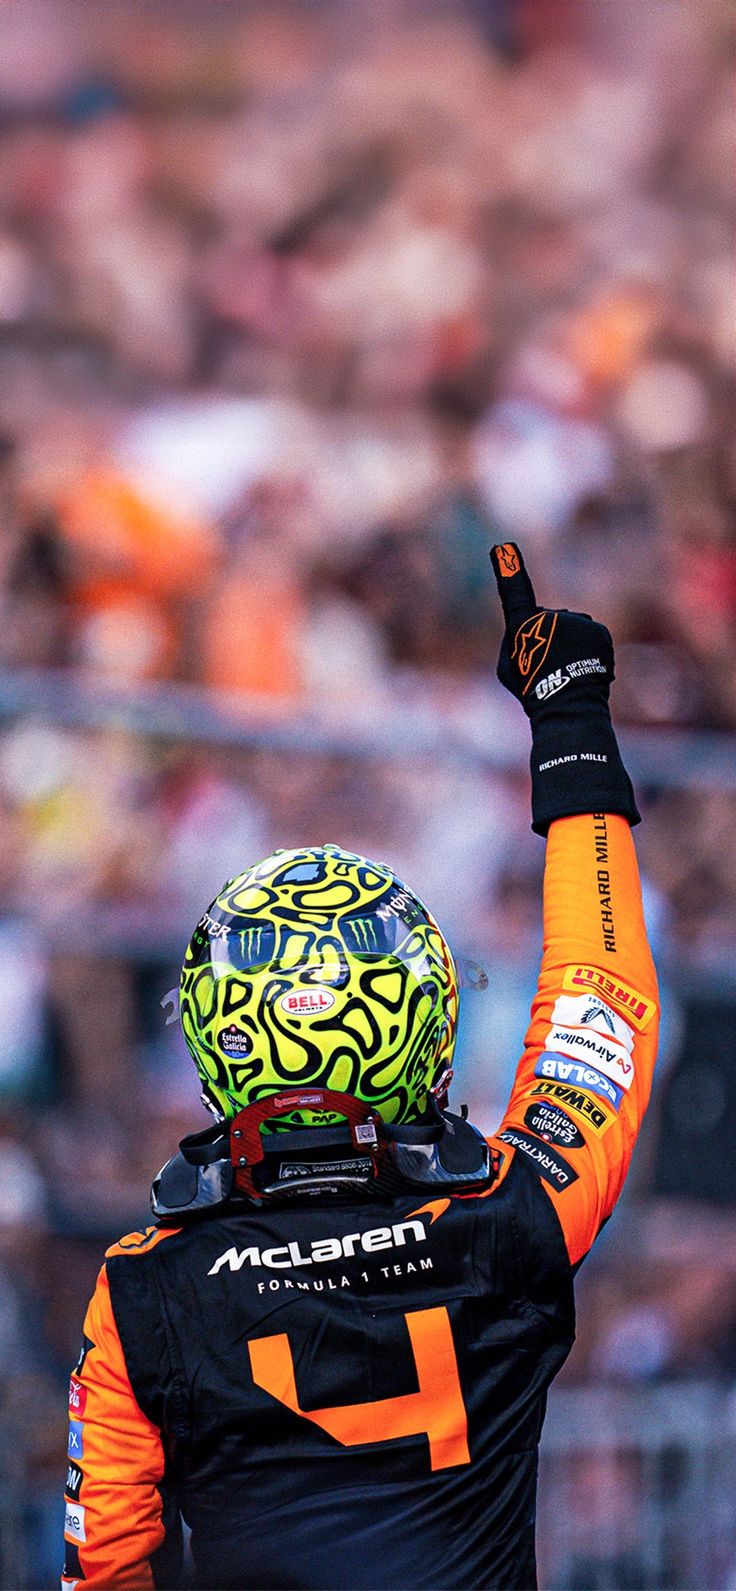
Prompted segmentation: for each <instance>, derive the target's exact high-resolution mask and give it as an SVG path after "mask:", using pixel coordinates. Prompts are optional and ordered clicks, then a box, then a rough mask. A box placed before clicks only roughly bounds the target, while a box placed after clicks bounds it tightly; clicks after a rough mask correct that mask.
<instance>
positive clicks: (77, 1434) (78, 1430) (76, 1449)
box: [66, 1420, 84, 1459]
mask: <svg viewBox="0 0 736 1591" xmlns="http://www.w3.org/2000/svg"><path fill="white" fill-rule="evenodd" d="M66 1455H67V1458H76V1459H80V1458H83V1457H84V1425H83V1424H82V1421H81V1420H70V1421H69V1441H68V1443H67V1449H66Z"/></svg>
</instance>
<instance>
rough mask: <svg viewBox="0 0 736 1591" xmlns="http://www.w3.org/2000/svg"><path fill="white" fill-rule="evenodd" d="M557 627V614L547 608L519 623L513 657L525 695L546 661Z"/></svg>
mask: <svg viewBox="0 0 736 1591" xmlns="http://www.w3.org/2000/svg"><path fill="white" fill-rule="evenodd" d="M556 627H557V614H556V613H554V612H551V611H550V610H549V609H547V608H543V609H542V611H541V612H540V613H533V614H532V616H531V618H530V619H525V620H524V623H523V624H520V625H519V628H518V630H517V632H516V635H515V636H514V645H513V650H512V653H511V657H512V661H513V662H514V663H515V664H516V667H517V668H518V670H519V673H520V675H521V677H522V680H523V681H524V689H523V692H522V695H524V696H525V695H526V693H527V691H528V689H529V686H530V685H531V683H532V680H533V679H535V678H536V676H537V674H538V673H539V670H540V668H541V667H542V664H543V663H544V660H545V658H546V656H547V653H548V652H549V649H550V646H551V645H552V637H553V635H554V633H555V629H556Z"/></svg>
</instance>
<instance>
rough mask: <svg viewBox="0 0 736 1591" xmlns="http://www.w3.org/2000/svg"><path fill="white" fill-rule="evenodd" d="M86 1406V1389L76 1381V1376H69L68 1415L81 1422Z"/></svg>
mask: <svg viewBox="0 0 736 1591" xmlns="http://www.w3.org/2000/svg"><path fill="white" fill-rule="evenodd" d="M86 1406H87V1388H86V1387H85V1386H83V1384H82V1382H81V1381H78V1380H77V1378H76V1376H71V1378H70V1381H69V1413H70V1414H71V1416H72V1418H76V1419H78V1420H81V1419H82V1418H83V1417H84V1411H85V1408H86Z"/></svg>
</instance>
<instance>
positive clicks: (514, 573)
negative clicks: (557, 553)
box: [491, 541, 539, 630]
mask: <svg viewBox="0 0 736 1591" xmlns="http://www.w3.org/2000/svg"><path fill="white" fill-rule="evenodd" d="M491 563H492V564H493V572H494V574H495V576H496V584H497V586H498V594H499V596H500V598H501V607H502V608H503V615H504V618H505V620H506V628H507V629H508V630H513V629H515V628H516V626H517V625H519V624H521V623H522V621H523V620H524V619H528V618H529V616H530V614H532V613H537V612H538V611H539V604H538V602H537V599H536V597H535V595H534V587H533V585H532V583H531V580H530V579H529V576H528V574H527V572H526V569H525V567H524V559H523V558H522V556H521V553H520V552H519V549H518V547H517V545H516V542H515V541H505V542H502V543H500V544H499V545H498V546H496V547H492V548H491Z"/></svg>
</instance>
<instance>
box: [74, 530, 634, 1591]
mask: <svg viewBox="0 0 736 1591" xmlns="http://www.w3.org/2000/svg"><path fill="white" fill-rule="evenodd" d="M491 557H492V560H493V564H494V569H495V574H496V578H497V582H498V588H499V592H500V597H501V602H502V605H503V611H504V616H505V621H506V629H505V636H504V640H503V644H502V648H501V656H500V662H499V678H500V679H501V681H502V683H503V685H505V686H506V687H507V689H508V690H510V691H511V692H512V693H513V694H514V696H516V697H517V698H518V700H519V701H520V703H521V705H522V706H523V708H524V710H525V712H526V713H527V716H528V718H529V720H530V723H531V731H532V756H531V772H532V818H533V824H532V826H533V828H534V829H535V830H536V832H537V833H539V834H541V835H544V836H546V842H547V853H546V870H545V883H544V953H543V959H542V967H541V972H540V977H539V984H538V988H537V993H536V996H535V999H534V1002H533V1005H532V1012H531V1021H530V1025H529V1030H528V1032H527V1035H526V1042H525V1046H524V1051H523V1055H522V1057H521V1060H520V1062H519V1065H518V1069H517V1072H516V1078H515V1082H514V1085H513V1089H512V1093H511V1098H510V1100H509V1104H508V1108H507V1110H506V1114H505V1116H504V1118H503V1121H502V1122H501V1124H500V1126H499V1128H498V1131H497V1132H496V1133H495V1134H494V1136H493V1137H492V1138H491V1139H490V1140H486V1139H484V1138H483V1136H482V1135H481V1134H480V1132H478V1131H477V1130H476V1128H474V1127H473V1125H472V1124H471V1122H469V1121H468V1120H467V1116H466V1113H465V1112H464V1111H462V1110H461V1111H460V1112H459V1113H456V1112H453V1110H452V1109H451V1108H450V1106H449V1104H448V1089H449V1084H450V1079H451V1076H452V1051H453V1044H454V1040H455V1030H456V1023H457V1009H458V974H457V970H456V965H455V962H454V959H453V956H452V954H451V951H450V949H449V947H448V945H447V943H446V941H445V939H444V937H443V934H442V932H441V930H440V928H439V927H438V925H437V923H436V922H435V919H434V917H433V916H432V914H431V913H430V912H429V911H428V910H427V908H426V907H425V906H424V904H423V903H422V901H421V900H419V899H418V897H417V896H416V895H415V894H414V892H413V891H412V890H411V889H410V888H409V887H408V886H407V885H405V884H403V883H402V882H401V881H400V880H399V879H397V878H396V877H395V876H394V875H393V873H392V871H391V869H390V868H389V867H386V866H384V865H381V864H377V863H373V862H370V861H368V860H366V859H365V858H364V857H361V856H357V855H354V854H352V853H350V852H346V851H342V850H340V849H339V848H338V847H337V846H334V845H324V846H319V847H315V848H314V849H304V850H292V851H280V852H276V854H275V855H273V856H270V857H268V858H267V859H266V860H265V861H263V862H260V863H258V864H257V865H255V866H252V867H249V868H248V869H247V871H245V872H243V873H241V874H240V875H239V876H238V877H237V878H233V879H231V880H229V882H228V883H227V884H226V885H225V887H224V888H223V890H222V893H221V894H220V895H218V896H217V898H216V900H215V901H214V902H213V903H212V905H211V906H210V907H209V909H208V910H207V911H205V912H203V914H202V916H201V918H200V920H199V922H198V924H197V926H196V928H195V931H194V934H193V936H192V939H191V942H190V944H189V948H188V950H187V954H186V958H185V961H184V967H183V971H182V978H181V988H180V1000H179V1011H180V1018H181V1023H182V1028H183V1032H184V1036H185V1039H186V1042H187V1045H188V1046H189V1049H190V1051H191V1053H192V1056H193V1058H194V1061H195V1064H196V1067H197V1070H198V1072H199V1075H200V1078H201V1082H202V1088H203V1098H204V1101H205V1103H206V1104H207V1105H208V1106H209V1107H210V1109H211V1111H212V1113H213V1114H214V1116H215V1121H214V1124H213V1125H211V1126H210V1127H209V1128H207V1129H206V1130H205V1131H203V1132H198V1133H194V1134H192V1135H191V1136H190V1137H188V1138H185V1139H184V1140H183V1142H182V1144H181V1146H180V1149H179V1152H178V1153H177V1154H176V1155H174V1156H173V1158H172V1159H171V1160H170V1161H168V1163H167V1164H166V1165H165V1166H164V1168H163V1170H162V1171H161V1172H160V1173H159V1175H158V1177H157V1178H156V1180H155V1182H154V1184H153V1189H152V1207H153V1212H154V1216H155V1225H152V1226H150V1227H148V1228H147V1230H146V1231H145V1232H134V1233H132V1234H130V1235H129V1236H127V1237H123V1238H122V1239H121V1240H120V1242H118V1243H115V1244H113V1246H112V1248H110V1249H109V1250H108V1252H107V1256H106V1259H105V1263H104V1265H103V1267H102V1270H101V1271H100V1275H99V1280H98V1282H97V1287H96V1291H95V1293H94V1296H93V1298H92V1302H91V1304H90V1306H89V1309H88V1312H87V1316H86V1320H85V1324H84V1337H83V1344H82V1350H81V1354H80V1358H79V1361H78V1363H77V1365H76V1367H75V1369H74V1372H73V1374H72V1378H71V1385H70V1393H69V1449H68V1458H69V1462H68V1470H67V1483H66V1528H65V1541H66V1559H65V1568H64V1575H63V1578H62V1585H63V1586H66V1587H67V1588H68V1591H71V1588H72V1587H74V1586H82V1587H86V1588H89V1591H93V1588H103V1587H120V1588H130V1591H132V1588H139V1587H151V1586H169V1587H176V1586H180V1585H181V1584H182V1582H183V1575H184V1569H183V1566H182V1527H181V1519H182V1516H183V1519H184V1520H185V1521H186V1523H187V1525H188V1527H189V1529H190V1531H191V1556H192V1563H193V1568H192V1570H191V1573H192V1575H193V1579H194V1584H195V1585H196V1586H198V1587H203V1588H204V1587H209V1588H224V1587H240V1588H262V1587H273V1588H275V1587H284V1588H297V1587H298V1588H302V1587H322V1588H324V1587H345V1588H348V1587H349V1588H351V1591H353V1588H356V1591H357V1588H367V1587H371V1588H388V1587H402V1588H406V1591H409V1588H412V1587H424V1588H429V1587H431V1588H440V1587H442V1588H450V1587H452V1588H457V1587H473V1588H480V1587H483V1588H488V1587H498V1588H503V1591H510V1588H515V1587H516V1588H524V1591H528V1588H529V1587H533V1586H534V1585H535V1584H536V1572H535V1548H534V1516H535V1491H536V1473H537V1448H538V1443H539V1436H540V1431H541V1426H542V1420H543V1417H544V1408H545V1397H546V1393H547V1389H548V1387H549V1385H550V1382H551V1381H552V1379H553V1377H554V1376H555V1374H556V1373H557V1371H558V1370H559V1368H560V1366H561V1365H562V1364H563V1362H564V1360H565V1358H566V1356H567V1354H568V1353H569V1351H570V1347H571V1345H572V1341H573V1336H574V1306H573V1275H574V1272H575V1270H576V1267H577V1266H578V1265H579V1263H580V1261H581V1260H582V1259H583V1257H584V1255H585V1254H587V1252H588V1250H589V1248H590V1246H591V1244H592V1243H593V1241H594V1239H595V1237H596V1234H597V1233H598V1232H599V1231H600V1228H601V1226H602V1224H603V1222H604V1221H606V1220H607V1219H608V1217H609V1216H610V1214H611V1211H612V1210H613V1207H614V1205H615V1203H616V1200H617V1198H618V1195H619V1193H620V1191H621V1187H622V1184H623V1181H624V1177H625V1175H626V1171H627V1167H628V1164H629V1159H630V1156H631V1151H632V1147H633V1144H634V1141H635V1139H636V1135H637V1132H638V1130H639V1125H640V1122H641V1120H642V1116H643V1114H644V1111H645V1108H646V1105H647V1099H648V1096H649V1090H650V1083H651V1075H652V1067H653V1064H654V1057H655V1048H656V1034H657V985H656V977H655V972H654V967H653V965H652V960H651V956H650V953H649V948H648V945H647V940H646V934H645V928H644V922H643V917H642V907H641V895H640V888H639V878H638V873H637V865H636V859H635V854H634V847H633V843H632V838H631V833H630V827H631V825H632V824H634V823H636V822H637V821H638V818H639V814H638V812H637V809H636V804H635V800H634V795H633V791H632V788H631V784H630V782H629V779H628V776H627V774H626V772H625V770H624V767H623V764H622V761H621V758H620V755H619V751H618V747H617V744H616V739H615V735H614V731H613V728H612V725H611V719H610V715H609V710H608V693H609V687H610V684H611V680H612V679H613V672H614V670H613V647H612V643H611V637H610V635H609V633H608V631H607V630H606V629H605V628H604V627H603V626H602V625H600V624H597V623H595V622H594V621H593V620H592V619H591V618H589V617H588V616H587V615H585V614H579V613H572V612H567V611H566V610H561V611H556V610H553V609H550V608H540V607H539V605H538V603H537V601H536V599H535V596H534V592H533V589H532V585H531V582H530V579H529V576H528V574H527V572H526V570H525V568H524V565H523V562H522V559H521V555H520V553H519V550H518V548H517V547H516V546H515V545H514V544H513V543H507V544H505V545H503V546H498V547H495V548H494V549H493V552H492V554H491Z"/></svg>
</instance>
